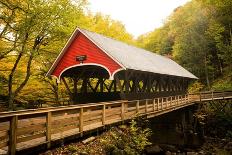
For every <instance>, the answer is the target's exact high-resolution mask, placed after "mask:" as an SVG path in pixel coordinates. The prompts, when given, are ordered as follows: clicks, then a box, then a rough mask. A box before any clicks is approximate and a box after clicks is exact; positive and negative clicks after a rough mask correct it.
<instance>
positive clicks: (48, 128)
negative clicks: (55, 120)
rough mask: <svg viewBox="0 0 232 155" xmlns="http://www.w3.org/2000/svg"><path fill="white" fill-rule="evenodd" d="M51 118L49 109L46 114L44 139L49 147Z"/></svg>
mask: <svg viewBox="0 0 232 155" xmlns="http://www.w3.org/2000/svg"><path fill="white" fill-rule="evenodd" d="M51 118H52V113H51V112H50V111H49V112H47V115H46V141H47V148H48V149H49V148H51V124H52V122H51Z"/></svg>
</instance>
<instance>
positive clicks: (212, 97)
mask: <svg viewBox="0 0 232 155" xmlns="http://www.w3.org/2000/svg"><path fill="white" fill-rule="evenodd" d="M213 99H214V98H213V90H212V101H213Z"/></svg>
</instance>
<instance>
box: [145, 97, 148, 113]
mask: <svg viewBox="0 0 232 155" xmlns="http://www.w3.org/2000/svg"><path fill="white" fill-rule="evenodd" d="M147 104H148V99H146V101H145V113H147V112H148V109H147V108H148V107H147Z"/></svg>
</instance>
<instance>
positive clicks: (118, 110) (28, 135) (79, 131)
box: [0, 91, 232, 154]
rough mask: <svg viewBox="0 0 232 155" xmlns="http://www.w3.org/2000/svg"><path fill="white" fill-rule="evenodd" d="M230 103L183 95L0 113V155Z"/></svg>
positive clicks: (231, 94) (229, 95)
mask: <svg viewBox="0 0 232 155" xmlns="http://www.w3.org/2000/svg"><path fill="white" fill-rule="evenodd" d="M223 99H232V91H227V92H204V93H198V94H184V95H178V96H169V97H162V98H154V99H146V100H135V101H114V102H103V103H89V104H83V105H73V106H64V107H58V108H41V109H37V110H22V111H16V112H3V113H0V154H15V153H16V151H20V150H24V149H27V148H31V147H35V146H38V145H41V144H46V145H47V148H50V147H51V143H52V141H55V140H58V139H63V138H65V137H69V136H73V135H76V136H82V135H83V134H84V133H85V132H86V131H89V130H93V129H97V128H99V127H104V126H105V125H109V124H112V123H117V122H121V121H124V120H128V119H132V118H134V117H137V116H142V115H145V116H147V117H148V118H150V117H155V116H158V115H161V114H165V113H168V112H171V111H174V110H177V109H180V108H183V107H186V106H189V105H193V104H196V103H197V102H203V101H212V100H223Z"/></svg>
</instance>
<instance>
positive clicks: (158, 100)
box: [157, 98, 160, 111]
mask: <svg viewBox="0 0 232 155" xmlns="http://www.w3.org/2000/svg"><path fill="white" fill-rule="evenodd" d="M159 102H160V98H158V99H157V111H159Z"/></svg>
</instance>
